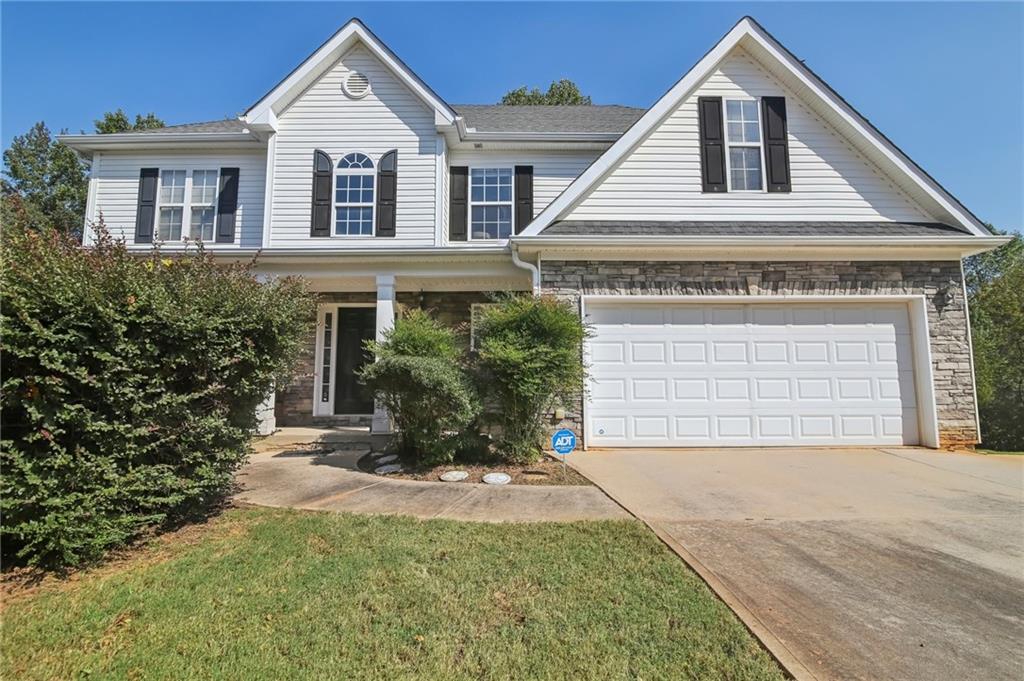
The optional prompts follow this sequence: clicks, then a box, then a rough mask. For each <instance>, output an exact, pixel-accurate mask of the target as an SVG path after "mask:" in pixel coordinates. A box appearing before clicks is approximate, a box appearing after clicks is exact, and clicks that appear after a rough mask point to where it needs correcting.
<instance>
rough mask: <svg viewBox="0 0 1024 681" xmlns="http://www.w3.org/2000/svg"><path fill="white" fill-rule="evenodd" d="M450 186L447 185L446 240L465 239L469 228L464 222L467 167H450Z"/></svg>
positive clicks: (467, 191) (465, 217)
mask: <svg viewBox="0 0 1024 681" xmlns="http://www.w3.org/2000/svg"><path fill="white" fill-rule="evenodd" d="M450 178H451V182H450V185H451V186H450V187H448V240H449V241H465V240H466V236H467V234H468V232H469V230H468V229H467V227H466V222H467V220H468V218H469V216H468V215H467V212H468V199H469V168H468V167H467V166H452V167H451V169H450Z"/></svg>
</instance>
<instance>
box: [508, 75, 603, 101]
mask: <svg viewBox="0 0 1024 681" xmlns="http://www.w3.org/2000/svg"><path fill="white" fill-rule="evenodd" d="M501 103H502V104H505V105H518V104H560V105H569V106H580V105H587V104H590V103H591V101H590V97H589V96H586V95H584V94H583V93H581V92H580V88H579V86H577V85H576V83H574V82H572V81H571V80H569V79H567V78H563V79H562V80H559V81H555V82H553V83H551V85H549V86H548V90H547V92H541V91H540V89H539V88H533V89H532V90H530V89H528V88H527V87H526V86H525V85H524V86H522V87H519V88H516V89H515V90H509V91H508V92H506V93H505V95H504V96H503V97H502V98H501Z"/></svg>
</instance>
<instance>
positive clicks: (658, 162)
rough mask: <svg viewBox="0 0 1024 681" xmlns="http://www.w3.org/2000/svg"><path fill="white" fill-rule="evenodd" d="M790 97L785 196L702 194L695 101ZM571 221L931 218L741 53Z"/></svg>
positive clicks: (668, 120) (576, 210)
mask: <svg viewBox="0 0 1024 681" xmlns="http://www.w3.org/2000/svg"><path fill="white" fill-rule="evenodd" d="M778 95H782V96H785V97H786V112H787V118H788V127H789V155H790V167H791V174H792V180H793V190H792V192H791V193H767V192H728V193H723V194H705V193H702V191H701V175H700V172H701V170H700V147H699V136H698V120H697V98H698V97H701V96H707V97H723V98H726V99H728V98H739V99H756V98H758V97H764V96H778ZM566 219H572V220H617V219H618V220H666V221H668V220H760V221H772V220H775V221H802V220H830V221H886V220H891V221H907V222H912V221H930V220H932V219H933V218H931V217H929V216H928V215H926V214H925V212H924V211H923V210H922V209H921V208H920V207H919V206H917V205H916V204H915V203H914V202H913V201H911V200H910V199H909V198H908V197H907V196H906V195H905V194H904V193H903V192H902V191H900V190H899V189H898V188H897V187H896V186H895V185H894V184H893V182H892V181H891V180H890V179H889V178H887V177H885V176H884V175H882V173H881V172H880V171H879V170H878V169H877V168H876V167H875V166H874V165H872V164H871V163H869V162H868V161H867V160H866V159H865V158H864V157H863V156H862V155H861V154H860V153H858V152H857V151H855V150H854V149H853V147H852V146H851V145H850V144H849V142H848V141H847V140H845V139H844V138H842V137H840V136H838V135H837V134H836V133H835V132H834V131H833V130H832V129H831V128H830V127H829V126H827V125H826V124H825V123H824V122H822V121H821V120H820V118H818V117H817V116H816V115H815V114H814V113H812V112H811V111H810V110H809V109H808V108H807V107H806V106H804V105H803V104H802V103H801V102H800V101H799V100H798V99H797V97H796V96H795V95H794V94H793V93H792V92H791V91H789V90H788V89H786V88H785V87H784V86H783V85H782V84H781V83H780V82H779V81H777V80H776V79H775V78H774V77H773V76H771V75H770V74H769V73H768V72H767V71H766V70H765V69H764V68H763V67H762V66H761V65H760V64H759V63H758V62H757V61H755V60H754V59H753V57H751V56H750V55H749V54H748V53H746V52H745V51H743V50H739V49H737V50H736V51H734V52H733V53H731V54H730V55H729V56H728V57H726V58H725V59H724V60H723V62H722V63H721V64H720V65H719V67H718V68H717V69H716V70H715V71H714V73H712V74H711V75H710V76H709V77H708V78H707V79H706V80H705V81H704V82H703V83H702V84H701V85H700V86H698V87H697V88H696V89H695V90H694V91H693V92H692V93H691V94H690V95H689V96H688V97H687V98H686V100H685V101H684V102H683V104H682V105H681V106H680V107H679V108H678V109H676V110H675V111H674V112H672V113H671V114H669V115H668V116H667V117H666V118H665V120H664V121H662V122H661V123H660V125H658V126H657V127H656V128H655V130H654V131H653V132H652V133H651V134H650V135H649V136H648V137H647V138H646V139H645V140H643V141H642V142H641V143H640V144H639V145H638V146H637V147H636V148H635V149H634V150H633V151H632V152H630V153H629V154H628V155H627V156H626V158H625V159H623V161H622V162H621V163H620V164H619V165H618V166H617V167H616V168H614V169H613V170H612V171H611V172H610V173H609V174H608V176H607V177H605V178H604V179H603V180H602V181H601V182H600V183H599V184H598V185H597V187H596V188H595V189H593V190H592V191H591V192H590V193H589V195H587V196H586V197H584V198H583V199H582V201H581V202H580V203H579V205H577V206H576V207H575V208H574V209H572V211H571V212H570V213H569V214H568V216H567V217H566Z"/></svg>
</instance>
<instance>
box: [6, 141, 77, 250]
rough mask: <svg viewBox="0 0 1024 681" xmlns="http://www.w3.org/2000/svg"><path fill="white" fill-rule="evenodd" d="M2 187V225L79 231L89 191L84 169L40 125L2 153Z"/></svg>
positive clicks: (70, 153) (69, 152)
mask: <svg viewBox="0 0 1024 681" xmlns="http://www.w3.org/2000/svg"><path fill="white" fill-rule="evenodd" d="M0 188H2V193H3V197H2V204H0V214H2V220H3V224H4V225H5V226H11V225H21V226H24V227H27V228H30V229H44V228H46V227H52V228H54V229H56V230H58V231H60V232H64V233H66V234H73V235H79V234H80V233H81V230H82V219H83V217H84V215H85V201H86V196H87V195H88V191H89V189H88V188H89V183H88V180H87V179H86V174H85V165H84V164H83V163H82V161H81V160H80V159H79V158H78V156H76V155H75V152H74V151H72V150H71V149H70V148H69V147H68V146H66V145H65V144H62V143H61V142H59V141H58V140H56V139H54V137H53V136H52V135H51V134H50V130H49V128H47V127H46V124H45V123H43V122H42V121H40V122H38V123H36V124H35V125H33V126H32V129H31V130H29V131H28V132H27V133H25V134H24V135H18V136H17V137H15V138H14V140H13V141H12V142H11V146H10V148H8V149H6V150H5V151H4V177H3V178H2V179H0Z"/></svg>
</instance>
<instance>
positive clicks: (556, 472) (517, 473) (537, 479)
mask: <svg viewBox="0 0 1024 681" xmlns="http://www.w3.org/2000/svg"><path fill="white" fill-rule="evenodd" d="M374 464H375V459H374V458H373V457H372V456H370V455H367V456H364V457H363V458H361V459H360V460H359V468H361V469H362V470H364V471H366V472H367V473H372V472H373V469H374ZM402 465H403V466H405V470H404V471H402V472H401V473H389V474H388V475H387V477H389V478H396V479H400V480H425V481H430V482H437V481H439V480H440V478H441V474H442V473H447V472H448V471H466V472H467V473H469V477H468V478H466V479H465V480H463V481H462V483H467V482H483V477H484V476H485V475H487V474H488V473H507V474H508V475H510V476H512V482H510V483H509V484H510V485H593V484H594V483H592V482H590V480H587V479H586V478H585V477H583V476H582V475H580V474H579V473H577V472H576V471H575V470H574V469H573V468H572V466H566V467H565V470H564V472H563V470H562V461H561V460H560V459H554V458H551V457H548V456H545V457H544V458H543V459H541V460H540V461H538V462H537V463H532V464H527V465H515V464H502V463H500V462H487V463H463V464H460V463H454V464H448V465H445V466H435V467H433V468H427V467H421V468H416V467H412V466H410V464H409V463H408V462H402ZM450 484H453V485H458V484H461V483H458V482H453V483H450Z"/></svg>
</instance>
